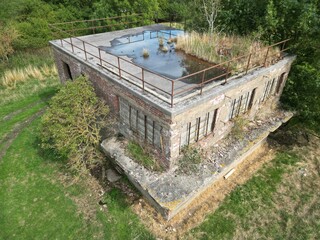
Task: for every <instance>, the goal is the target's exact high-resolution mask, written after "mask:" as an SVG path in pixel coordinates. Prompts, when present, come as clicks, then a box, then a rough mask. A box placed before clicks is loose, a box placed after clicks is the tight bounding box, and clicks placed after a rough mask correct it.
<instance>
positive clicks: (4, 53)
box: [0, 22, 19, 60]
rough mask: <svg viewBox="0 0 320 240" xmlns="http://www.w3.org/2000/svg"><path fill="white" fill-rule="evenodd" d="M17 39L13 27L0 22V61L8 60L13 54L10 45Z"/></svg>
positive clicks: (17, 35)
mask: <svg viewBox="0 0 320 240" xmlns="http://www.w3.org/2000/svg"><path fill="white" fill-rule="evenodd" d="M18 37H19V33H18V31H17V30H16V29H15V28H14V27H13V26H11V25H8V24H4V23H1V22H0V60H2V59H4V60H8V56H9V55H10V54H12V53H13V52H14V49H13V46H12V44H13V42H14V41H15V40H16V39H17V38H18Z"/></svg>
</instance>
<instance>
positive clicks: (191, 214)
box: [132, 144, 275, 239]
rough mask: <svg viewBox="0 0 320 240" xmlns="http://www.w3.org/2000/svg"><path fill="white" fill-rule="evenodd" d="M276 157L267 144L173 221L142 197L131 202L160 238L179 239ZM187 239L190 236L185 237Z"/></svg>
mask: <svg viewBox="0 0 320 240" xmlns="http://www.w3.org/2000/svg"><path fill="white" fill-rule="evenodd" d="M274 157H275V151H274V150H272V149H270V148H269V147H268V146H267V145H266V144H265V145H263V146H261V147H260V148H259V149H257V150H256V151H255V153H253V154H252V155H251V156H250V157H248V158H247V159H245V160H244V161H243V162H242V163H240V164H239V165H238V166H237V167H236V171H235V172H234V173H233V175H231V177H229V178H228V179H227V180H225V179H224V178H221V179H219V180H217V181H216V182H215V183H214V184H213V185H212V186H211V187H209V188H208V190H207V191H205V192H203V193H202V194H201V195H200V196H198V197H197V198H196V199H195V200H194V201H193V202H192V204H191V206H189V207H188V208H186V209H184V210H182V211H181V212H180V213H179V214H177V215H176V216H175V217H174V218H173V219H171V220H170V221H166V220H164V219H163V218H162V216H161V215H160V214H159V213H158V212H157V211H156V210H155V209H154V208H153V207H151V206H150V205H149V204H148V203H147V202H146V201H145V200H143V199H140V200H139V201H138V202H136V203H135V204H133V205H132V209H133V211H134V212H135V213H136V214H137V215H139V216H140V218H141V220H142V222H143V223H144V224H145V226H146V227H147V228H148V229H149V230H150V231H151V232H153V234H154V235H156V236H157V237H160V238H161V239H180V238H181V237H182V236H183V235H184V234H185V233H186V232H188V231H189V230H190V229H192V228H194V227H196V226H197V225H199V224H200V223H201V222H203V221H204V219H205V217H206V216H207V215H208V214H209V213H213V212H214V211H215V210H216V209H217V208H218V207H219V205H220V203H221V202H222V201H223V199H224V198H225V197H226V196H227V195H228V194H229V193H230V192H231V191H232V190H233V189H234V188H235V187H236V186H237V185H240V184H243V183H245V182H246V181H247V180H248V179H250V178H251V177H252V175H253V174H254V173H255V172H256V171H257V170H258V169H260V168H261V166H262V165H263V164H264V163H266V162H269V161H270V160H272V159H273V158H274ZM185 237H186V238H188V237H187V236H185Z"/></svg>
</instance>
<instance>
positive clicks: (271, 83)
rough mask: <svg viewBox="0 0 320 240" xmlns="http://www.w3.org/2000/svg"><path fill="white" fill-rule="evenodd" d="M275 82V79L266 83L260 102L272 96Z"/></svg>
mask: <svg viewBox="0 0 320 240" xmlns="http://www.w3.org/2000/svg"><path fill="white" fill-rule="evenodd" d="M275 81H276V79H275V78H274V79H272V80H269V81H267V82H266V84H265V87H264V91H263V95H262V98H261V99H260V102H264V101H266V100H267V99H269V98H270V96H271V95H272V94H273V92H274V85H275Z"/></svg>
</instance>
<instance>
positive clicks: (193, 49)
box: [176, 32, 280, 72]
mask: <svg viewBox="0 0 320 240" xmlns="http://www.w3.org/2000/svg"><path fill="white" fill-rule="evenodd" d="M266 47H267V46H266V45H265V44H263V43H262V42H260V41H258V40H254V39H252V38H249V37H240V36H235V35H231V36H227V35H225V34H220V33H212V34H208V33H204V34H201V33H197V32H191V33H187V34H185V35H183V36H178V41H177V44H176V49H179V50H182V51H184V52H186V53H188V54H191V55H194V56H196V57H198V58H201V59H203V60H206V61H208V62H211V63H216V64H217V63H223V62H226V61H229V60H231V59H233V58H238V59H237V60H236V61H233V62H231V65H230V67H231V68H232V69H233V71H234V72H242V71H244V70H245V69H246V67H247V63H248V55H249V54H250V53H251V58H250V66H249V67H250V68H252V67H255V66H261V65H263V64H264V61H265V56H266V53H267V48H266ZM268 55H269V57H268V58H267V64H270V63H273V62H274V61H275V59H277V58H279V57H280V51H279V49H278V48H270V49H269V52H268ZM241 56H244V57H241Z"/></svg>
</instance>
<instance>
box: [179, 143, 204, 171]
mask: <svg viewBox="0 0 320 240" xmlns="http://www.w3.org/2000/svg"><path fill="white" fill-rule="evenodd" d="M181 153H182V158H181V159H180V160H179V166H180V168H181V170H183V171H192V170H195V169H196V165H197V164H199V163H201V161H202V150H201V149H200V148H197V147H195V146H191V145H186V146H184V147H183V148H182V149H181Z"/></svg>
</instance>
